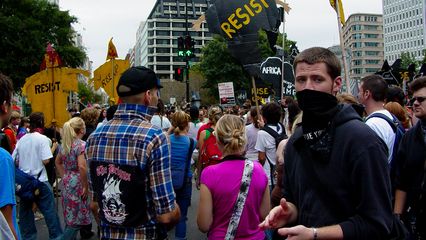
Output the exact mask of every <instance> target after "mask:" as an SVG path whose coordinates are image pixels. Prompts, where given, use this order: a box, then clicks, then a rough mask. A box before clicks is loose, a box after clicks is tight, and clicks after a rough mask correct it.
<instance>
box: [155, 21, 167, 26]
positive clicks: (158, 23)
mask: <svg viewBox="0 0 426 240" xmlns="http://www.w3.org/2000/svg"><path fill="white" fill-rule="evenodd" d="M156 24H157V27H170V23H168V22H157V23H156Z"/></svg>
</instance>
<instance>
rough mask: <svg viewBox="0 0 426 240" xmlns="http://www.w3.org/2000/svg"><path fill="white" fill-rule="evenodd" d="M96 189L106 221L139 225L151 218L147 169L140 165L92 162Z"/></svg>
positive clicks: (114, 223) (126, 225)
mask: <svg viewBox="0 0 426 240" xmlns="http://www.w3.org/2000/svg"><path fill="white" fill-rule="evenodd" d="M90 176H91V180H92V186H93V190H94V192H95V194H96V197H97V199H98V203H99V209H100V210H101V211H100V212H99V213H100V217H101V219H102V221H105V222H106V223H108V224H110V225H118V226H125V227H136V226H140V225H141V224H143V223H145V222H147V221H148V216H147V211H146V210H147V209H146V198H145V196H146V195H145V191H141V190H142V189H145V178H146V173H145V171H142V170H141V169H140V167H139V166H138V165H136V166H131V165H120V164H114V163H106V162H100V161H91V162H90Z"/></svg>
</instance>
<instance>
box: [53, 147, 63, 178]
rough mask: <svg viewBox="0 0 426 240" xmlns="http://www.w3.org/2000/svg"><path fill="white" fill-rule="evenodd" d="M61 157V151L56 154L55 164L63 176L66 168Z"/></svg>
mask: <svg viewBox="0 0 426 240" xmlns="http://www.w3.org/2000/svg"><path fill="white" fill-rule="evenodd" d="M61 157H62V155H61V154H60V153H59V154H58V155H56V159H55V166H56V169H57V170H58V173H59V176H60V177H61V178H62V177H64V172H65V169H64V163H63V162H62V159H61Z"/></svg>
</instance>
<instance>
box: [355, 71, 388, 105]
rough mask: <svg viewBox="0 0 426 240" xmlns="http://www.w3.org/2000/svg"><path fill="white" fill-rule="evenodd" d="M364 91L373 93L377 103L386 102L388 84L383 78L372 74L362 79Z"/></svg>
mask: <svg viewBox="0 0 426 240" xmlns="http://www.w3.org/2000/svg"><path fill="white" fill-rule="evenodd" d="M361 84H362V89H363V90H364V91H365V90H368V91H370V92H371V96H372V97H373V99H374V100H375V101H385V100H386V96H387V95H388V84H387V83H386V81H385V79H383V77H382V76H380V75H377V74H371V75H368V76H366V77H364V78H362V79H361Z"/></svg>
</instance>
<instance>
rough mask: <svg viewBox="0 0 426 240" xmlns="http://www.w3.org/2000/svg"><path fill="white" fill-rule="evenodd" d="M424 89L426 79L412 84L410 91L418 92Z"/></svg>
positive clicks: (420, 78) (420, 79) (417, 79)
mask: <svg viewBox="0 0 426 240" xmlns="http://www.w3.org/2000/svg"><path fill="white" fill-rule="evenodd" d="M424 87H426V77H419V78H416V79H414V81H413V82H411V83H410V90H411V91H412V92H416V91H418V90H420V89H422V88H424Z"/></svg>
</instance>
